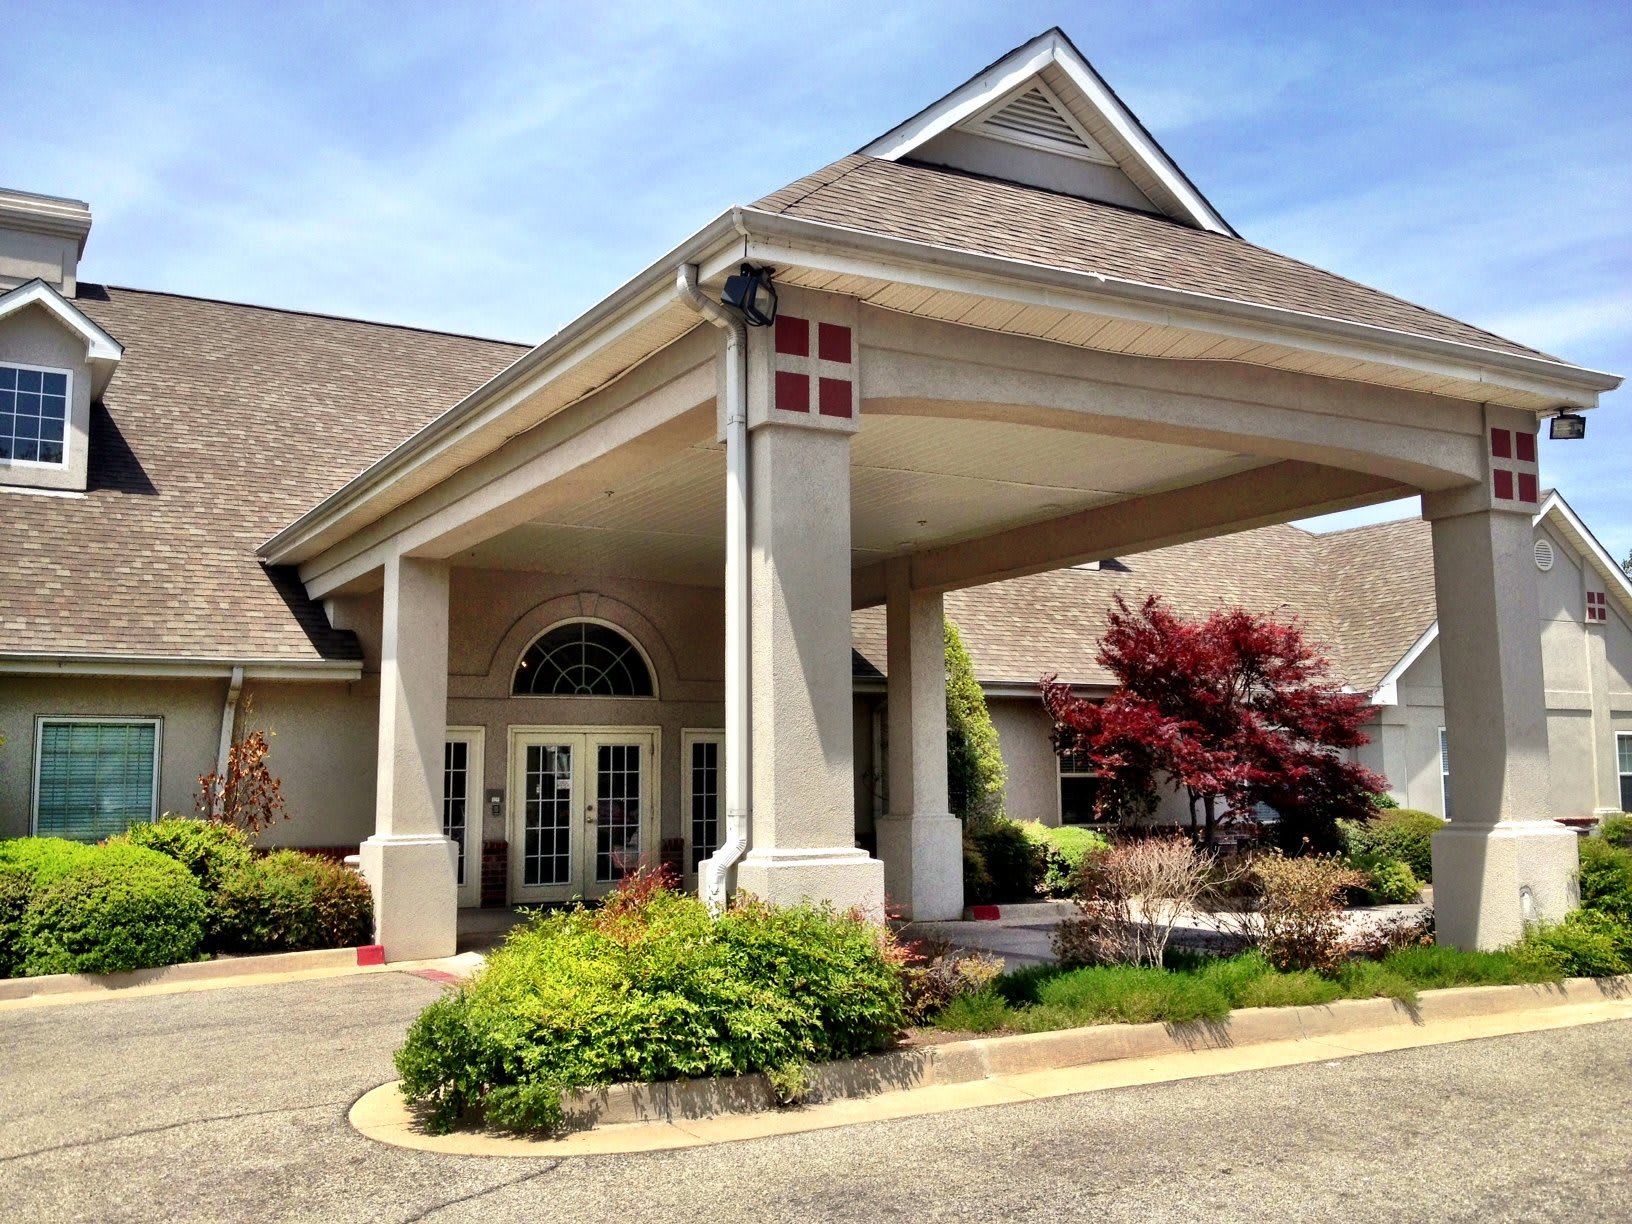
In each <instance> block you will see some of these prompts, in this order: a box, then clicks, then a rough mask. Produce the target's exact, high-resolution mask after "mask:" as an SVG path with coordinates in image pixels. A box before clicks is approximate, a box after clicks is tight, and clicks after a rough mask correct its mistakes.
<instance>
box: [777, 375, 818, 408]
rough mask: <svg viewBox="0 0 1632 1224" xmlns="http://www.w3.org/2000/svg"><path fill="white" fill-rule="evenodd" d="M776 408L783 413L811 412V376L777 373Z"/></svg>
mask: <svg viewBox="0 0 1632 1224" xmlns="http://www.w3.org/2000/svg"><path fill="white" fill-rule="evenodd" d="M776 406H777V407H778V408H780V409H781V410H782V411H783V412H809V411H810V375H809V374H795V373H793V372H792V371H790V370H778V371H777V372H776Z"/></svg>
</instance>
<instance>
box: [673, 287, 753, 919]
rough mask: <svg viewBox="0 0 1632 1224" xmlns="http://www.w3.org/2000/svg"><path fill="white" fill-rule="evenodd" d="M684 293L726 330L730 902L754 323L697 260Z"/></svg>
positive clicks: (712, 884) (721, 882)
mask: <svg viewBox="0 0 1632 1224" xmlns="http://www.w3.org/2000/svg"><path fill="white" fill-rule="evenodd" d="M675 289H676V290H677V291H678V292H679V294H680V300H681V301H683V302H685V303H686V305H688V306H690V307H691V308H692V309H693V310H695V311H697V312H698V313H699V314H701V315H702V316H703V318H705V319H707V320H708V321H709V322H710V323H712V324H713V325H714V326H715V327H718V328H719V329H720V330H721V331H723V332H725V837H724V838H723V839H722V840H721V842H720V846H719V848H718V849H717V850H715V851H714V853H713V854H711V855H709V857H708V858H706V859H704V860H703V863H702V870H701V873H700V874H701V876H702V879H701V881H700V885H701V888H700V891H701V892H702V894H703V900H704V901H705V902H706V903H707V904H708V907H709V909H710V910H712V911H713V912H714V913H716V914H717V913H719V912H720V911H721V910H723V909H724V908H725V901H726V875H727V873H728V872H729V871H730V870H731V868H732V867H734V866H736V864H737V860H738V859H740V858H742V856H743V855H744V854H746V853H747V852H748V700H749V692H748V419H747V411H746V409H747V398H748V396H747V382H748V371H747V362H748V329H747V326H746V324H744V323H743V321H742V320H741V319H739V318H737V317H736V316H735V315H734V314H732V313H731V312H730V311H729V310H727V309H726V308H725V307H724V306H721V305H720V304H719V303H718V302H715V301H711V300H710V299H708V298H706V297H704V296H703V295H702V293H701V292H699V290H698V288H697V265H696V264H681V265H680V269H679V271H678V273H677V274H676V275H675Z"/></svg>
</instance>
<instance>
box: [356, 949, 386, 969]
mask: <svg viewBox="0 0 1632 1224" xmlns="http://www.w3.org/2000/svg"><path fill="white" fill-rule="evenodd" d="M357 963H358V964H359V965H383V964H385V945H384V944H364V945H363V946H362V947H360V948H358V949H357Z"/></svg>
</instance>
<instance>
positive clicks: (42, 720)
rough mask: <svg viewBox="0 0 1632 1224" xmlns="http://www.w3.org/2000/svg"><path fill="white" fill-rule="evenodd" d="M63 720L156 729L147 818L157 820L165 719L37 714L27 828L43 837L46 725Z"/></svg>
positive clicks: (133, 716) (104, 715) (154, 731)
mask: <svg viewBox="0 0 1632 1224" xmlns="http://www.w3.org/2000/svg"><path fill="white" fill-rule="evenodd" d="M63 723H74V724H80V725H86V724H88V725H91V726H121V727H152V728H153V786H152V798H151V800H150V802H149V804H148V814H147V818H148V820H150V821H153V820H157V819H158V818H159V782H160V779H161V777H162V775H163V762H164V719H163V718H159V717H155V716H151V715H129V714H37V715H35V717H34V787H33V793H32V794H31V795H30V796H29V817H28V831H29V834H30V836H33V837H39V836H40V765H41V761H42V758H43V757H44V755H45V728H46V727H48V726H52V725H56V724H63ZM47 836H50V837H56V836H59V835H58V834H55V833H52V834H47Z"/></svg>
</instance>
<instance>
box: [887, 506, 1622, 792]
mask: <svg viewBox="0 0 1632 1224" xmlns="http://www.w3.org/2000/svg"><path fill="white" fill-rule="evenodd" d="M1534 519H1535V542H1534V549H1533V554H1532V556H1533V561H1534V564H1535V566H1536V570H1537V593H1538V601H1537V609H1536V624H1535V632H1536V635H1537V637H1538V639H1539V640H1540V642H1541V646H1542V664H1543V673H1544V676H1545V692H1546V711H1547V740H1548V746H1549V750H1550V756H1551V761H1550V764H1551V768H1550V777H1551V786H1550V790H1549V796H1550V798H1549V803H1548V808H1547V810H1548V812H1549V814H1550V815H1551V816H1552V817H1553V818H1554V819H1557V820H1565V821H1572V822H1588V821H1592V820H1594V819H1596V818H1601V817H1602V816H1604V815H1607V814H1610V813H1613V812H1619V811H1621V810H1623V809H1632V581H1629V580H1628V578H1627V576H1626V575H1625V574H1624V573H1623V572H1622V571H1621V569H1620V567H1619V566H1618V565H1616V564H1615V562H1614V559H1613V558H1612V557H1611V556H1610V554H1609V553H1608V552H1607V551H1606V550H1605V549H1604V547H1603V546H1602V545H1601V544H1599V543H1598V541H1597V539H1596V538H1594V536H1593V534H1592V532H1591V531H1589V530H1588V529H1587V527H1586V525H1585V524H1584V523H1582V521H1581V519H1580V518H1579V517H1578V516H1577V515H1576V513H1575V511H1574V510H1573V509H1571V507H1570V505H1569V503H1568V502H1566V501H1565V500H1564V498H1563V497H1562V496H1561V495H1560V494H1558V493H1557V492H1544V493H1543V496H1542V502H1541V507H1540V509H1539V510H1538V511H1537V513H1536V514H1535V516H1534ZM1600 591H1602V592H1604V593H1605V594H1606V598H1605V599H1604V600H1603V601H1598V600H1595V599H1593V598H1591V597H1592V596H1593V595H1594V594H1595V593H1597V592H1600ZM1118 593H1121V594H1122V595H1123V596H1125V597H1126V598H1127V599H1128V600H1129V601H1130V602H1132V603H1137V602H1138V601H1139V600H1141V599H1143V598H1144V597H1145V596H1146V595H1151V594H1158V595H1161V596H1162V597H1163V598H1165V599H1167V600H1168V601H1169V602H1170V603H1172V604H1173V605H1174V606H1175V607H1177V608H1179V609H1180V610H1181V611H1183V612H1185V613H1186V614H1187V615H1191V616H1204V615H1206V613H1207V612H1209V611H1211V610H1212V609H1213V608H1215V607H1218V606H1220V605H1240V606H1242V607H1246V608H1250V609H1252V610H1253V611H1257V612H1264V613H1271V614H1274V615H1279V616H1283V617H1286V616H1296V617H1297V618H1298V619H1299V621H1300V622H1301V623H1302V624H1303V625H1304V627H1305V629H1306V630H1307V631H1308V633H1309V635H1310V637H1311V638H1312V639H1313V640H1315V641H1317V642H1319V643H1320V644H1321V645H1322V646H1323V647H1324V649H1325V652H1326V654H1327V656H1328V657H1329V658H1330V659H1331V661H1332V670H1333V674H1334V676H1336V677H1338V678H1340V679H1341V680H1342V681H1343V682H1344V683H1346V684H1347V685H1348V686H1349V687H1351V688H1354V689H1356V690H1358V691H1361V692H1369V693H1372V694H1374V696H1373V704H1374V705H1375V706H1376V714H1375V716H1374V718H1373V720H1372V724H1371V726H1370V728H1369V734H1370V736H1371V743H1370V744H1368V745H1367V746H1366V747H1365V748H1363V749H1361V750H1360V751H1359V753H1358V754H1357V756H1358V758H1359V760H1360V761H1361V763H1362V764H1364V765H1366V766H1367V767H1368V768H1370V769H1372V770H1374V771H1375V772H1377V773H1379V774H1381V775H1382V776H1383V777H1385V778H1387V779H1388V780H1389V791H1390V793H1391V794H1392V795H1393V797H1394V798H1395V800H1396V801H1398V802H1399V803H1400V804H1401V806H1404V807H1412V808H1417V809H1420V810H1422V811H1426V812H1432V813H1434V814H1435V815H1448V814H1449V805H1448V803H1447V799H1448V797H1449V792H1450V787H1449V776H1450V754H1449V752H1448V751H1447V746H1446V733H1445V728H1446V723H1445V699H1444V685H1443V682H1442V679H1441V674H1440V659H1439V650H1438V637H1439V625H1438V618H1437V614H1436V609H1435V601H1434V564H1433V543H1432V539H1431V535H1430V527H1429V524H1428V523H1426V522H1424V521H1423V520H1422V519H1419V518H1414V519H1402V520H1399V521H1397V522H1389V523H1379V524H1375V525H1373V526H1367V527H1357V528H1353V529H1351V530H1347V531H1339V532H1333V533H1330V534H1326V535H1315V534H1311V533H1310V532H1307V531H1303V530H1300V529H1299V528H1296V527H1291V526H1275V527H1261V528H1258V529H1256V530H1253V531H1244V532H1241V533H1239V534H1237V535H1231V536H1223V537H1219V538H1216V539H1210V540H1200V541H1197V542H1195V543H1192V544H1181V545H1178V546H1176V547H1173V548H1165V549H1159V550H1157V551H1155V552H1150V553H1143V554H1140V555H1139V556H1133V557H1126V558H1122V559H1119V560H1108V561H1105V562H1103V563H1099V562H1096V563H1091V564H1089V565H1085V566H1079V567H1076V568H1074V569H1066V570H1058V571H1055V572H1052V573H1048V574H1037V575H1034V576H1032V577H1029V578H1021V579H1015V580H1013V581H1009V582H999V583H993V584H992V585H990V586H983V587H973V588H970V589H967V590H961V591H954V592H951V593H950V594H948V596H947V598H946V612H947V615H948V616H949V617H951V618H952V619H953V620H955V621H956V622H957V623H958V626H959V628H960V629H961V630H962V632H963V637H964V644H965V645H966V646H967V647H968V648H969V652H970V655H971V657H972V659H973V660H974V663H975V669H976V675H977V676H978V677H979V679H980V681H981V683H982V686H983V687H984V688H985V690H986V694H987V705H988V708H989V709H990V710H991V713H992V721H993V723H994V724H995V725H996V727H997V729H998V734H999V739H1000V741H1001V746H1002V750H1003V757H1004V760H1005V762H1006V763H1007V765H1008V767H1009V782H1008V788H1007V791H1006V793H1005V795H1004V805H1005V810H1006V811H1007V812H1008V813H1009V814H1010V815H1011V816H1013V817H1015V818H1016V819H1019V820H1039V821H1042V822H1043V823H1044V824H1056V823H1060V822H1069V821H1073V820H1082V819H1087V818H1088V814H1089V811H1090V805H1091V802H1092V789H1093V783H1092V780H1091V779H1090V778H1088V777H1086V776H1085V775H1084V774H1083V773H1082V772H1081V771H1080V770H1077V769H1074V768H1073V762H1072V761H1070V760H1069V759H1067V760H1064V761H1061V760H1060V759H1059V758H1058V757H1057V756H1056V755H1055V753H1054V749H1053V745H1052V744H1051V743H1050V741H1049V734H1050V730H1051V727H1050V724H1049V720H1048V718H1047V716H1046V714H1045V713H1044V711H1043V709H1042V703H1041V700H1040V694H1039V687H1038V680H1039V678H1040V677H1041V676H1043V675H1045V674H1047V673H1050V672H1058V673H1059V675H1060V676H1061V678H1062V679H1066V680H1069V681H1070V682H1071V683H1072V684H1073V685H1074V686H1076V687H1078V688H1079V689H1080V690H1081V691H1082V692H1083V693H1084V694H1086V695H1092V694H1095V693H1104V692H1108V691H1109V688H1110V683H1111V678H1110V676H1109V675H1108V673H1106V672H1105V670H1104V669H1103V668H1102V667H1100V665H1099V664H1098V663H1097V662H1096V660H1095V658H1094V654H1095V650H1096V648H1097V645H1098V637H1099V634H1100V633H1101V632H1102V631H1103V629H1104V625H1105V621H1104V613H1105V610H1106V609H1107V608H1109V606H1110V604H1111V601H1112V599H1113V598H1114V596H1115V595H1116V594H1118ZM856 649H857V653H858V656H859V658H860V659H861V660H862V662H863V664H864V666H863V667H862V668H861V669H860V671H859V675H858V681H857V686H858V690H859V692H858V697H857V702H858V705H859V706H860V707H861V708H862V711H863V715H864V717H867V718H870V719H873V720H875V721H876V722H877V724H878V728H877V736H878V738H879V739H881V738H882V736H883V730H882V728H883V711H882V693H883V688H884V686H883V684H882V683H881V682H880V681H881V677H880V676H877V675H876V672H877V671H879V670H881V669H882V666H883V664H884V659H885V654H886V650H887V644H886V641H885V634H884V618H883V615H882V613H881V611H880V610H879V609H877V608H869V609H865V610H863V611H860V612H857V613H856ZM873 742H876V741H875V740H872V739H867V738H858V741H857V759H858V761H859V762H863V763H865V762H867V761H870V759H871V756H870V754H871V751H872V748H871V744H872V743H873ZM861 777H862V780H863V785H862V786H860V787H858V794H860V795H862V796H864V802H863V804H862V805H861V808H860V809H858V818H859V822H861V823H863V824H864V822H865V821H866V820H868V819H869V818H870V817H871V815H872V813H873V810H874V809H875V808H878V805H879V799H878V796H877V794H876V793H875V792H878V791H881V790H882V787H881V786H880V785H879V784H878V781H879V779H881V778H882V777H883V774H882V771H875V770H870V769H867V768H866V767H865V764H864V765H863V768H862V771H861ZM869 782H871V783H873V785H872V786H871V787H870V788H869V786H868V785H867V783H869ZM1159 818H1160V819H1162V820H1163V821H1170V822H1173V823H1183V822H1186V821H1188V819H1189V813H1188V811H1187V809H1186V806H1185V804H1184V802H1183V801H1182V799H1181V798H1179V797H1178V796H1176V795H1173V794H1172V793H1171V792H1166V793H1165V794H1164V802H1163V806H1162V808H1161V810H1160V812H1159Z"/></svg>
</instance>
